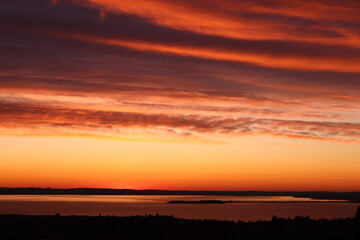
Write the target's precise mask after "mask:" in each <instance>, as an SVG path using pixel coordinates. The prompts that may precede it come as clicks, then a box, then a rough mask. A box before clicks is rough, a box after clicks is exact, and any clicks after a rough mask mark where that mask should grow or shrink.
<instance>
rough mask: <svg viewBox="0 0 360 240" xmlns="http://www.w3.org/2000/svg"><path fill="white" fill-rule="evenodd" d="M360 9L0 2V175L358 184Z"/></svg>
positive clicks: (180, 185)
mask: <svg viewBox="0 0 360 240" xmlns="http://www.w3.org/2000/svg"><path fill="white" fill-rule="evenodd" d="M359 16H360V5H359V2H358V1H356V0H349V1H346V2H344V1H336V0H334V1H323V0H315V1H311V2H308V1H295V0H294V1H286V0H273V1H271V2H268V3H264V2H263V1H261V0H255V1H251V2H244V1H235V0H223V1H217V0H199V1H196V2H190V1H172V0H151V1H150V0H132V1H116V0H56V1H55V0H32V1H26V0H11V1H10V0H5V1H2V2H1V3H0V19H1V23H0V24H1V33H2V34H1V36H0V39H1V41H0V50H1V52H2V54H1V55H0V187H25V186H26V187H56V188H59V187H63V188H70V187H75V188H76V187H100V188H133V189H164V190H234V191H236V190H268V191H277V190H279V191H280V190H281V191H317V190H326V191H360V108H359V105H360V67H359V66H360V32H359V31H358V29H359V28H360V18H359Z"/></svg>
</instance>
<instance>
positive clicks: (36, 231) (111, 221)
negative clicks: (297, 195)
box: [0, 215, 360, 240]
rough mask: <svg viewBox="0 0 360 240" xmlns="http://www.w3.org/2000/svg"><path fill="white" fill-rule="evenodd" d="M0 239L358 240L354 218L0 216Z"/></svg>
mask: <svg viewBox="0 0 360 240" xmlns="http://www.w3.org/2000/svg"><path fill="white" fill-rule="evenodd" d="M0 239H3V240H7V239H122V240H127V239H133V240H135V239H139V240H140V239H157V240H161V239H166V240H168V239H172V240H178V239H179V240H180V239H181V240H184V239H186V240H191V239H196V240H202V239H225V240H226V239H229V240H230V239H277V240H282V239H284V240H285V239H286V240H289V239H307V240H308V239H317V240H318V239H346V240H348V239H360V220H359V219H358V218H347V219H334V220H326V219H320V220H313V219H310V218H308V217H295V218H294V219H282V218H276V217H274V218H273V219H272V220H271V221H258V222H241V221H238V222H234V221H215V220H186V219H178V218H174V217H172V216H159V215H156V216H151V215H149V216H132V217H112V216H99V217H90V216H60V215H55V216H24V215H0Z"/></svg>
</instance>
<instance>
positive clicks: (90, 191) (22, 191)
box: [0, 187, 360, 202]
mask: <svg viewBox="0 0 360 240" xmlns="http://www.w3.org/2000/svg"><path fill="white" fill-rule="evenodd" d="M0 194H17V195H26V194H34V195H36V194H37V195H41V194H44V195H52V194H54V195H213V196H293V197H302V198H313V199H329V200H348V201H352V202H360V192H322V191H318V192H264V191H168V190H152V189H149V190H134V189H107V188H71V189H56V188H5V187H0Z"/></svg>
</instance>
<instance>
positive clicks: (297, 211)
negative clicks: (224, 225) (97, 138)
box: [0, 195, 358, 221]
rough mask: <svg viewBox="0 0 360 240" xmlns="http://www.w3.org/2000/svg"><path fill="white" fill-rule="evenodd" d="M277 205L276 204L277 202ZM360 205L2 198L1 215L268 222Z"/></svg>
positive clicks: (330, 214) (331, 214)
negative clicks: (161, 216) (174, 218)
mask: <svg viewBox="0 0 360 240" xmlns="http://www.w3.org/2000/svg"><path fill="white" fill-rule="evenodd" d="M209 199H216V200H224V201H240V203H233V204H220V205H218V204H215V205H199V204H198V205H193V204H167V203H166V202H168V201H172V200H184V201H197V200H209ZM274 202H275V203H274ZM357 206H358V204H355V203H349V202H327V201H326V200H325V201H324V200H322V201H315V202H314V200H312V199H309V198H294V197H289V196H276V197H271V196H265V197H262V196H259V197H254V196H251V197H244V196H241V197H237V196H148V195H143V196H138V195H136V196H133V195H132V196H99V195H96V196H88V195H0V214H50V215H53V214H55V213H61V214H63V215H99V214H101V215H117V216H125V215H145V214H156V213H158V214H163V215H174V216H176V217H180V218H190V219H204V218H206V219H222V220H239V219H240V220H249V221H253V220H268V219H271V218H272V217H273V216H274V215H276V216H278V217H295V216H310V217H312V218H317V219H318V218H345V217H353V216H354V214H355V211H356V208H357Z"/></svg>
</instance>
